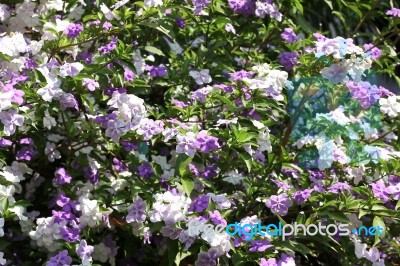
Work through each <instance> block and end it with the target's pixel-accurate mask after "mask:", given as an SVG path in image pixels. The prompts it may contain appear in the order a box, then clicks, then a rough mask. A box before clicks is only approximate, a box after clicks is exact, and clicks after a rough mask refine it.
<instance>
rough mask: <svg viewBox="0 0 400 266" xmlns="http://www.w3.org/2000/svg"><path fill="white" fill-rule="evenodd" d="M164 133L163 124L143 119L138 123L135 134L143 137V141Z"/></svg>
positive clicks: (158, 121) (159, 121)
mask: <svg viewBox="0 0 400 266" xmlns="http://www.w3.org/2000/svg"><path fill="white" fill-rule="evenodd" d="M163 131H164V122H163V121H161V120H156V121H154V120H153V119H148V118H144V119H142V120H141V121H140V127H139V128H138V129H137V130H136V133H137V134H139V135H141V136H143V139H144V140H150V139H151V138H152V137H153V136H155V135H157V134H160V133H161V132H163Z"/></svg>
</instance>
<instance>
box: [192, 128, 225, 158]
mask: <svg viewBox="0 0 400 266" xmlns="http://www.w3.org/2000/svg"><path fill="white" fill-rule="evenodd" d="M197 142H198V143H199V148H200V151H201V152H203V153H209V152H211V151H215V150H217V149H219V148H220V147H221V146H220V145H219V143H218V139H217V138H216V137H213V136H209V135H207V132H206V131H204V130H203V131H200V132H199V133H198V134H197Z"/></svg>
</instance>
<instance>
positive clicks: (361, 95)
mask: <svg viewBox="0 0 400 266" xmlns="http://www.w3.org/2000/svg"><path fill="white" fill-rule="evenodd" d="M346 86H347V88H349V90H350V94H351V96H352V97H353V98H354V99H356V100H358V101H359V102H360V104H361V107H362V108H364V109H366V108H369V107H370V106H371V105H372V104H374V103H376V102H377V101H378V100H379V98H380V96H379V89H378V87H377V86H375V85H371V83H369V82H366V81H360V82H358V83H356V82H353V81H350V82H347V83H346Z"/></svg>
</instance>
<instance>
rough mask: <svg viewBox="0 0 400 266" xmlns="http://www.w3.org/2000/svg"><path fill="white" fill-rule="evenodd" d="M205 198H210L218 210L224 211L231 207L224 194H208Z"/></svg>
mask: <svg viewBox="0 0 400 266" xmlns="http://www.w3.org/2000/svg"><path fill="white" fill-rule="evenodd" d="M207 196H210V197H211V199H212V200H213V201H214V203H215V204H216V205H217V208H218V209H220V210H226V209H229V208H230V207H231V202H230V201H229V200H228V199H227V198H226V194H221V195H215V194H214V193H208V194H207Z"/></svg>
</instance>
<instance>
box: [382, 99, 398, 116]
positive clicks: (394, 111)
mask: <svg viewBox="0 0 400 266" xmlns="http://www.w3.org/2000/svg"><path fill="white" fill-rule="evenodd" d="M399 99H400V96H396V95H393V96H389V97H387V98H380V99H379V105H380V106H381V108H380V109H381V112H382V113H384V114H387V115H388V116H390V117H396V116H397V115H398V114H399V113H400V102H399V101H398V100H399Z"/></svg>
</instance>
